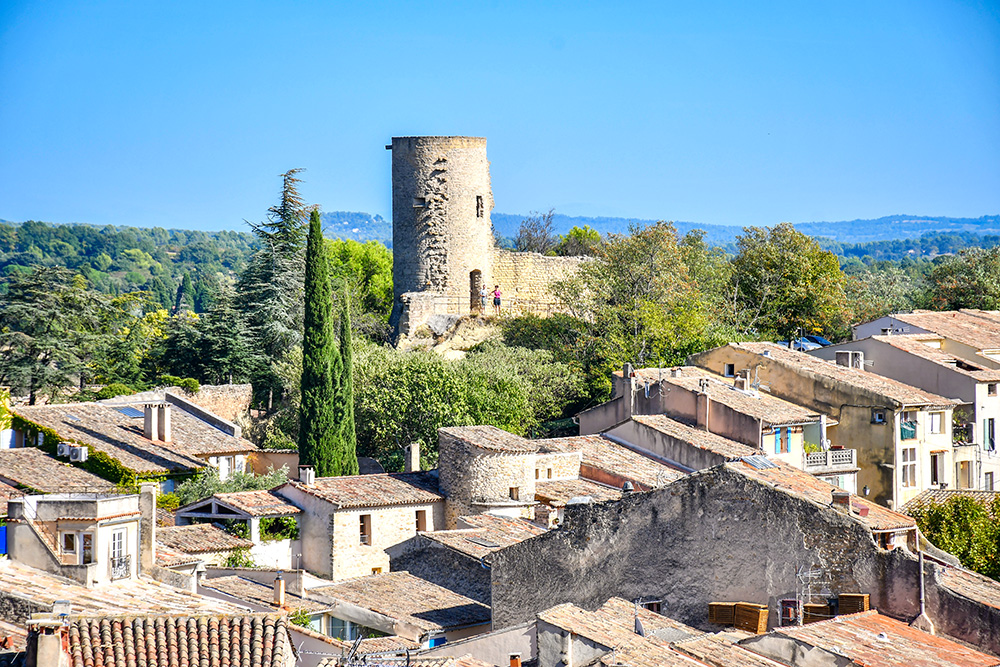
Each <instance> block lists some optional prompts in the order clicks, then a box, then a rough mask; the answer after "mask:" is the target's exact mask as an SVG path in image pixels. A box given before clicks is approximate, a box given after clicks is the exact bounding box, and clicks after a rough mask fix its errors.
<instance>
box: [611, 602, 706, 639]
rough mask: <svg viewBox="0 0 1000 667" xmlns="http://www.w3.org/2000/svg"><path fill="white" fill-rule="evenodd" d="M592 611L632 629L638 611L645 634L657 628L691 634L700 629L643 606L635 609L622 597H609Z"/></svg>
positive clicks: (696, 633) (699, 632)
mask: <svg viewBox="0 0 1000 667" xmlns="http://www.w3.org/2000/svg"><path fill="white" fill-rule="evenodd" d="M594 613H595V614H596V615H597V616H599V617H601V618H606V619H608V620H611V621H614V622H616V623H618V624H619V625H622V626H623V627H625V628H633V629H634V627H635V615H636V613H638V616H639V620H640V621H641V622H642V627H643V629H644V630H645V631H646V634H650V633H652V632H655V631H657V630H676V631H678V632H682V633H684V634H687V635H691V636H696V635H700V634H701V631H700V630H695V629H694V628H692V627H691V626H690V625H687V624H685V623H681V622H680V621H675V620H674V619H672V618H669V617H667V616H663V615H661V614H657V613H655V612H652V611H650V610H648V609H646V608H644V607H639V609H638V610H636V608H635V604H633V603H632V602H629V601H628V600H625V599H624V598H611V599H610V600H608V601H607V602H605V603H604V604H602V605H601V606H600V607H599V608H598V609H597V611H595V612H594Z"/></svg>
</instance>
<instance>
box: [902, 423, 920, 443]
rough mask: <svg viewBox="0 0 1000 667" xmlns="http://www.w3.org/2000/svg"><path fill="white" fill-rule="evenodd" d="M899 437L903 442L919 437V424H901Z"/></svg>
mask: <svg viewBox="0 0 1000 667" xmlns="http://www.w3.org/2000/svg"><path fill="white" fill-rule="evenodd" d="M899 437H900V438H901V439H903V440H913V439H914V438H916V437H917V422H899Z"/></svg>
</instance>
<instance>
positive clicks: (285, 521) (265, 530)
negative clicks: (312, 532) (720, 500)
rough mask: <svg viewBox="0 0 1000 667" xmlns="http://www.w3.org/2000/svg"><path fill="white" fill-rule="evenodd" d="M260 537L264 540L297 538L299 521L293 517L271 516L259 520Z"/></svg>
mask: <svg viewBox="0 0 1000 667" xmlns="http://www.w3.org/2000/svg"><path fill="white" fill-rule="evenodd" d="M260 538H261V539H262V540H264V541H265V542H272V541H276V540H297V539H299V523H298V522H297V521H296V520H295V517H291V516H273V517H264V518H263V519H261V520H260Z"/></svg>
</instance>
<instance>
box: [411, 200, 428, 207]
mask: <svg viewBox="0 0 1000 667" xmlns="http://www.w3.org/2000/svg"><path fill="white" fill-rule="evenodd" d="M413 208H427V200H426V199H424V198H423V197H414V198H413Z"/></svg>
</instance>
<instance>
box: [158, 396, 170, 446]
mask: <svg viewBox="0 0 1000 667" xmlns="http://www.w3.org/2000/svg"><path fill="white" fill-rule="evenodd" d="M156 412H157V416H158V428H157V434H158V435H159V438H160V440H162V441H163V442H171V441H172V440H173V438H172V437H171V434H170V404H169V403H164V404H163V405H161V406H159V407H157V408H156Z"/></svg>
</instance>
